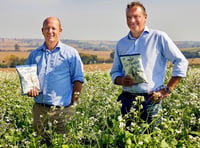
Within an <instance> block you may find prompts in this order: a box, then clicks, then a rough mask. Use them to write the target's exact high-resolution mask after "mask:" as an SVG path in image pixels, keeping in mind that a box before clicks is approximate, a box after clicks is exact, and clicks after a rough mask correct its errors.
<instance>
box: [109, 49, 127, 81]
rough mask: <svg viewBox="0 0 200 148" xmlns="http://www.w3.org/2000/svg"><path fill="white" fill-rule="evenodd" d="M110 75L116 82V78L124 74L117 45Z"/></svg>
mask: <svg viewBox="0 0 200 148" xmlns="http://www.w3.org/2000/svg"><path fill="white" fill-rule="evenodd" d="M110 75H111V77H112V81H113V83H115V79H116V78H117V77H118V76H124V73H123V66H122V63H121V61H120V57H119V53H118V48H117V47H116V50H115V55H114V61H113V65H112V69H111V72H110Z"/></svg>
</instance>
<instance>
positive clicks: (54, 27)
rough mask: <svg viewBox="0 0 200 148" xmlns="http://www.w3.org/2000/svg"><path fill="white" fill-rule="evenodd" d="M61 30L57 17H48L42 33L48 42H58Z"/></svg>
mask: <svg viewBox="0 0 200 148" xmlns="http://www.w3.org/2000/svg"><path fill="white" fill-rule="evenodd" d="M61 32H62V29H61V27H60V24H59V21H58V20H57V19H56V18H48V19H47V21H46V23H45V24H44V25H43V28H42V33H43V35H44V38H45V42H47V43H57V42H58V41H59V36H60V34H61Z"/></svg>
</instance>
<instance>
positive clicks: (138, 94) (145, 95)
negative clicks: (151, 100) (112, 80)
mask: <svg viewBox="0 0 200 148" xmlns="http://www.w3.org/2000/svg"><path fill="white" fill-rule="evenodd" d="M122 93H125V94H130V95H132V96H144V97H148V96H151V95H152V94H151V93H130V92H127V91H123V92H122Z"/></svg>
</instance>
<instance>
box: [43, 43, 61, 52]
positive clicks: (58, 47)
mask: <svg viewBox="0 0 200 148" xmlns="http://www.w3.org/2000/svg"><path fill="white" fill-rule="evenodd" d="M61 46H62V42H61V41H59V42H58V44H57V45H56V47H55V48H54V49H53V50H59V49H60V48H61ZM41 50H43V51H46V50H48V49H47V47H46V45H45V42H44V43H43V45H42V46H41Z"/></svg>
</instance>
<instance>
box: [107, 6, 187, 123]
mask: <svg viewBox="0 0 200 148" xmlns="http://www.w3.org/2000/svg"><path fill="white" fill-rule="evenodd" d="M126 17H127V25H128V27H129V28H130V32H129V34H128V35H127V36H125V37H124V38H122V39H121V40H120V41H119V42H118V43H117V46H116V50H115V56H114V62H113V66H112V69H111V73H110V74H111V76H112V80H113V83H114V84H117V85H121V86H122V87H123V92H122V94H121V95H120V96H119V98H118V100H121V102H122V108H121V112H122V115H123V116H124V115H125V114H127V113H129V111H130V108H131V107H132V101H133V100H134V99H135V97H136V96H144V98H145V101H144V102H143V103H142V104H143V113H142V116H141V118H142V119H144V120H145V121H146V120H147V121H148V123H150V122H152V120H153V119H152V116H153V115H155V114H157V113H158V110H159V109H160V108H161V102H162V100H163V99H164V98H166V97H168V96H169V95H170V93H171V92H172V91H173V90H174V89H175V87H176V86H177V84H178V83H179V81H180V79H181V77H186V72H187V66H188V61H187V60H186V58H185V57H184V56H183V54H182V53H181V51H180V50H179V49H178V48H177V47H176V45H175V44H174V43H173V42H172V40H171V39H170V38H169V37H168V35H167V34H166V33H164V32H162V31H158V30H152V29H149V28H148V27H147V26H146V19H147V14H146V10H145V8H144V6H143V5H142V4H141V3H139V2H132V3H130V4H128V5H127V9H126ZM133 55H140V57H141V65H142V67H143V72H144V75H145V76H146V81H147V82H145V83H144V82H143V83H136V79H135V78H134V77H131V76H130V75H127V74H126V72H125V67H123V63H122V61H121V59H120V58H121V57H122V56H133ZM168 60H170V61H171V62H172V63H173V65H174V67H173V71H172V77H171V79H170V80H169V82H168V84H167V86H164V78H165V73H166V65H167V61H168ZM150 108H151V109H150ZM147 118H148V119H147ZM128 124H130V123H128Z"/></svg>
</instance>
